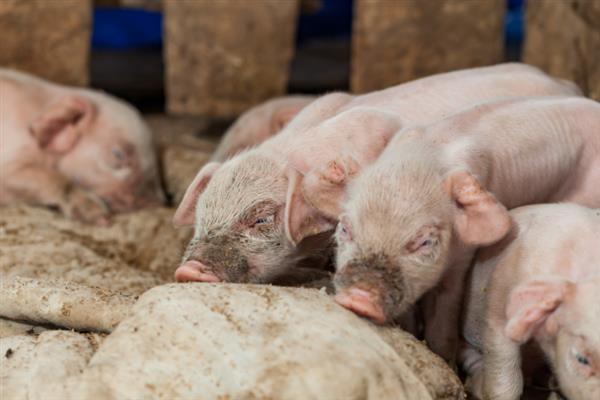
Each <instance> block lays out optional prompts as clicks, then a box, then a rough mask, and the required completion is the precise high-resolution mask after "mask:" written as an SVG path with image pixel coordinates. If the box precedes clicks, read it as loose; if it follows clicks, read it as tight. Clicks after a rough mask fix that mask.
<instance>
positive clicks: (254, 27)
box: [164, 0, 298, 117]
mask: <svg viewBox="0 0 600 400" xmlns="http://www.w3.org/2000/svg"><path fill="white" fill-rule="evenodd" d="M164 7H165V46H166V49H165V50H166V51H165V63H166V92H167V109H168V111H169V112H171V113H175V114H193V115H205V116H212V117H231V116H235V115H237V114H240V113H241V112H243V111H244V110H246V109H247V108H249V107H251V106H252V105H254V104H257V103H260V102H262V101H264V100H266V99H268V98H271V97H274V96H278V95H281V94H283V93H284V92H285V89H286V85H287V81H288V75H289V64H290V61H291V58H292V54H293V48H294V34H295V31H296V20H297V15H298V1H297V0H252V1H245V0H221V1H212V0H166V1H165V2H164Z"/></svg>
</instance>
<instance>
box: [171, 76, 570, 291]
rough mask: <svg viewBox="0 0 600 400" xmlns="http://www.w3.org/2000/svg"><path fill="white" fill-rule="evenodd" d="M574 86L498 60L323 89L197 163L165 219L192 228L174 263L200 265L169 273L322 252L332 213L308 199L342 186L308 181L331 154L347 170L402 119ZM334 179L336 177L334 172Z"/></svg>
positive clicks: (365, 160) (231, 272) (270, 269)
mask: <svg viewBox="0 0 600 400" xmlns="http://www.w3.org/2000/svg"><path fill="white" fill-rule="evenodd" d="M578 93H579V91H578V90H577V89H576V88H575V87H574V86H573V85H572V84H567V83H565V82H561V81H557V80H554V79H552V78H550V77H548V76H547V75H545V74H543V73H542V72H541V71H540V70H538V69H536V68H533V67H529V66H525V65H520V64H506V65H499V66H494V67H484V68H475V69H472V70H463V71H455V72H450V73H447V74H440V75H436V76H432V77H428V78H424V79H420V80H418V81H414V82H410V83H406V84H403V85H399V86H395V87H392V88H389V89H386V90H383V91H379V92H373V93H369V94H366V95H362V96H351V95H348V94H344V93H332V94H328V95H325V96H322V97H320V98H318V99H316V100H315V101H313V102H311V103H310V104H309V105H307V106H306V107H305V108H303V109H302V111H300V112H299V113H298V115H296V116H295V117H294V118H293V119H291V121H290V122H289V123H288V124H287V126H286V127H285V128H284V129H283V130H282V131H281V132H280V133H279V134H277V135H275V136H273V137H271V138H270V139H268V140H266V141H265V142H263V143H262V144H261V145H259V146H257V147H255V148H252V149H250V150H248V151H245V152H243V153H240V154H238V155H237V156H235V157H232V158H230V159H229V160H227V161H226V162H224V163H217V162H213V163H209V164H208V165H206V166H205V167H204V168H203V169H202V170H201V171H199V173H198V175H197V176H196V178H195V180H194V181H193V182H192V184H191V185H190V186H189V188H188V190H187V192H186V195H185V196H184V199H183V201H182V202H181V204H180V206H179V208H178V210H177V212H176V214H175V218H174V222H175V223H176V224H178V225H194V226H195V235H194V238H193V239H192V241H191V242H190V244H189V246H188V249H187V252H186V255H185V256H184V260H183V261H184V264H185V262H187V261H189V260H192V261H197V262H198V263H199V264H195V265H202V267H201V270H200V271H199V272H200V273H198V274H193V273H185V274H181V273H180V274H178V275H177V276H178V278H179V279H180V280H198V279H196V277H200V276H206V274H207V273H210V274H212V275H215V276H216V277H217V278H218V279H219V280H222V281H233V282H272V281H273V279H275V278H276V277H277V276H280V275H282V274H285V273H286V272H288V271H289V270H290V269H292V268H293V267H296V266H298V264H299V263H300V262H303V260H307V259H310V258H311V257H313V258H316V259H317V260H318V259H319V258H321V259H322V258H323V256H326V255H327V253H326V251H325V249H327V248H328V247H329V245H330V240H329V239H330V237H331V230H332V229H333V228H334V226H335V224H336V223H337V215H335V213H333V212H330V211H329V210H328V209H325V208H327V207H325V208H323V207H314V204H311V203H312V202H313V201H314V202H315V203H319V204H320V205H321V204H322V203H323V200H325V201H330V200H331V202H330V203H331V204H334V203H335V201H333V200H334V199H336V198H338V197H339V196H340V194H341V193H342V191H338V192H336V193H335V194H331V195H326V196H322V197H320V198H318V199H315V197H316V196H311V193H312V187H313V186H315V185H316V183H319V182H322V181H321V180H319V179H317V182H315V181H314V180H310V179H309V177H310V176H313V177H314V176H315V173H316V172H318V171H319V168H320V167H321V166H322V165H325V164H327V163H328V162H329V161H330V160H333V162H334V163H335V160H336V158H337V157H338V156H340V155H342V154H348V155H351V156H352V159H353V163H351V164H349V165H344V166H343V167H345V169H346V172H348V175H350V176H351V175H353V174H354V172H356V171H358V169H359V168H361V167H362V166H364V165H368V164H369V163H371V162H373V161H374V160H375V159H377V157H378V156H379V154H380V153H381V152H382V151H383V149H384V148H385V146H386V144H387V143H388V141H389V140H390V138H391V137H392V136H393V135H394V134H395V133H396V132H398V130H399V129H400V128H401V127H404V126H411V125H413V124H419V123H427V122H431V121H434V120H436V119H439V118H442V117H444V116H447V115H450V114H451V113H452V112H453V111H456V110H457V109H460V108H461V107H465V106H467V105H471V104H476V103H479V102H481V101H483V100H486V99H492V98H496V97H503V96H531V95H552V94H573V95H575V94H578ZM336 178H340V179H341V180H343V178H342V177H341V175H340V174H338V175H337V176H334V179H336ZM336 183H340V182H336ZM316 186H318V185H316ZM331 187H332V188H335V187H336V185H332V186H331ZM318 193H320V192H318ZM307 198H310V199H311V202H307V201H306V199H307ZM331 204H330V205H331ZM190 265H191V264H187V267H189V266H190ZM187 267H186V268H185V271H188V272H191V270H190V269H189V268H187Z"/></svg>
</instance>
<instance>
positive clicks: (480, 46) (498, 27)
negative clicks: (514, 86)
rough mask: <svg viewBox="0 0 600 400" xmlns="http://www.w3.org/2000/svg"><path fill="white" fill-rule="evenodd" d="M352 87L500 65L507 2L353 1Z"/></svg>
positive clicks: (381, 85)
mask: <svg viewBox="0 0 600 400" xmlns="http://www.w3.org/2000/svg"><path fill="white" fill-rule="evenodd" d="M354 7H355V8H354V23H353V36H352V72H351V82H350V83H351V87H352V90H353V91H355V92H359V93H360V92H368V91H371V90H376V89H382V88H385V87H388V86H391V85H394V84H398V83H402V82H406V81H409V80H412V79H415V78H420V77H423V76H427V75H431V74H435V73H439V72H445V71H450V70H455V69H460V68H468V67H476V66H482V65H488V64H494V63H497V62H500V61H501V60H502V58H503V52H504V44H503V39H504V24H503V23H504V13H505V7H506V1H505V0H468V1H462V0H355V3H354Z"/></svg>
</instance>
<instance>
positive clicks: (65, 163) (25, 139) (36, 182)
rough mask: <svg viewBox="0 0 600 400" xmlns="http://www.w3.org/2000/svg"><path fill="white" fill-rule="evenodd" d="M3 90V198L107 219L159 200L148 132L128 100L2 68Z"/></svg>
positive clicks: (0, 88) (0, 190)
mask: <svg viewBox="0 0 600 400" xmlns="http://www.w3.org/2000/svg"><path fill="white" fill-rule="evenodd" d="M0 93H2V100H1V101H0V115H1V123H2V126H1V133H2V147H1V148H0V204H2V205H5V204H11V203H15V202H25V203H29V204H37V205H46V206H54V207H58V208H59V209H60V210H61V211H62V212H63V213H64V214H66V215H68V216H70V217H73V218H76V219H79V220H82V221H86V222H106V221H107V218H108V217H109V216H110V215H111V214H113V213H118V212H125V211H130V210H134V209H137V208H141V207H144V206H149V205H157V204H161V203H163V202H164V194H163V192H162V189H161V186H160V178H159V175H158V169H157V162H156V157H155V154H154V148H153V146H152V137H151V134H150V132H149V130H148V128H147V126H146V124H145V123H144V122H143V121H142V119H141V117H140V115H139V113H138V112H137V111H135V110H134V109H133V108H132V107H131V106H129V105H127V104H125V103H123V102H121V101H119V100H117V99H116V98H113V97H111V96H109V95H106V94H103V93H100V92H95V91H92V90H87V89H78V88H68V87H64V86H59V85H56V84H53V83H50V82H47V81H43V80H41V79H38V78H35V77H32V76H29V75H26V74H22V73H19V72H16V71H11V70H6V69H0Z"/></svg>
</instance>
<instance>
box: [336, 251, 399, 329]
mask: <svg viewBox="0 0 600 400" xmlns="http://www.w3.org/2000/svg"><path fill="white" fill-rule="evenodd" d="M334 285H335V289H336V293H337V294H336V296H335V301H336V302H337V303H338V304H340V305H342V306H343V307H345V308H347V309H349V310H351V311H353V312H355V313H356V314H358V315H360V316H363V317H366V318H369V319H371V320H372V321H373V322H375V323H378V324H384V323H386V322H390V321H392V320H393V319H395V318H396V317H398V316H399V315H401V314H402V312H403V311H404V309H405V308H407V306H408V304H406V303H407V301H406V285H405V282H404V278H403V275H402V273H401V272H400V270H399V269H398V268H394V266H393V264H392V263H391V262H390V261H389V259H388V258H387V257H386V256H384V255H374V256H370V257H367V258H363V259H353V260H351V261H350V262H348V263H347V264H346V265H345V266H343V267H342V268H340V269H339V270H338V272H336V274H335V276H334Z"/></svg>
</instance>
